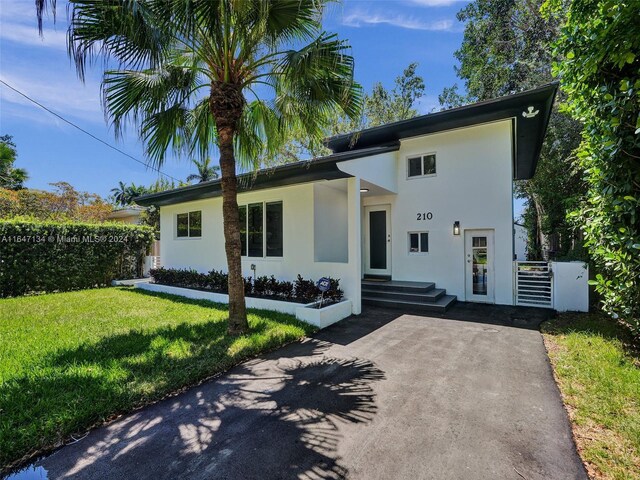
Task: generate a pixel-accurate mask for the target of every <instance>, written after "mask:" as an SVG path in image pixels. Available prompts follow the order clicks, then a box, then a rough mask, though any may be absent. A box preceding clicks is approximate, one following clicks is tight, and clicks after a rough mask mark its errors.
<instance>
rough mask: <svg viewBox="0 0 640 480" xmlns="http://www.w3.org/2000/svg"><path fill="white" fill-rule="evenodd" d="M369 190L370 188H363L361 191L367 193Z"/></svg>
mask: <svg viewBox="0 0 640 480" xmlns="http://www.w3.org/2000/svg"><path fill="white" fill-rule="evenodd" d="M368 191H369V189H368V188H361V189H360V193H367V192H368Z"/></svg>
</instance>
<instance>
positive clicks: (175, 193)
mask: <svg viewBox="0 0 640 480" xmlns="http://www.w3.org/2000/svg"><path fill="white" fill-rule="evenodd" d="M399 148H400V142H390V143H388V144H385V145H380V146H375V147H371V148H363V149H358V150H352V151H348V152H341V153H335V154H333V155H328V156H326V157H320V158H316V159H313V160H307V161H302V162H295V163H289V164H286V165H281V166H278V167H273V168H267V169H263V170H259V171H257V172H250V173H244V174H241V175H238V191H239V192H245V191H254V190H262V189H266V188H274V187H282V186H287V185H294V184H299V183H306V182H314V181H318V180H336V179H339V178H348V177H351V176H352V175H349V174H348V173H345V172H343V171H341V170H340V169H339V168H338V167H337V163H339V162H344V161H347V160H353V159H356V158H362V157H368V156H372V155H378V154H381V153H387V152H394V151H397V150H398V149H399ZM221 195H222V186H221V183H220V179H217V180H211V181H208V182H202V183H198V184H195V185H188V186H186V187H181V188H176V189H174V190H166V191H164V192H158V193H152V194H148V195H141V196H139V197H136V199H135V202H136V203H137V204H138V205H143V206H150V205H155V206H163V205H172V204H175V203H182V202H191V201H194V200H202V199H204V198H213V197H219V196H221Z"/></svg>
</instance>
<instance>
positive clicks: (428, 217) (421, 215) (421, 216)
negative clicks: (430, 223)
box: [418, 212, 433, 220]
mask: <svg viewBox="0 0 640 480" xmlns="http://www.w3.org/2000/svg"><path fill="white" fill-rule="evenodd" d="M432 218H433V213H431V212H427V213H418V220H431V219H432Z"/></svg>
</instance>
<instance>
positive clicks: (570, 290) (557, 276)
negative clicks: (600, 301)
mask: <svg viewBox="0 0 640 480" xmlns="http://www.w3.org/2000/svg"><path fill="white" fill-rule="evenodd" d="M550 265H551V270H552V271H553V308H554V309H556V310H557V311H559V312H588V311H589V284H588V281H589V266H588V265H587V264H586V263H584V262H551V264H550Z"/></svg>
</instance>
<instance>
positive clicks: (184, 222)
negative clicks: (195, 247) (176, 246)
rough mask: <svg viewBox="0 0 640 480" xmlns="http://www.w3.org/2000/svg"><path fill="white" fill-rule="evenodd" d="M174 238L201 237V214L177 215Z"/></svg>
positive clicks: (198, 212) (199, 212) (196, 212)
mask: <svg viewBox="0 0 640 480" xmlns="http://www.w3.org/2000/svg"><path fill="white" fill-rule="evenodd" d="M176 236H177V237H178V238H187V237H201V236H202V212H201V211H200V210H198V211H195V212H189V213H179V214H178V215H177V216H176Z"/></svg>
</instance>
